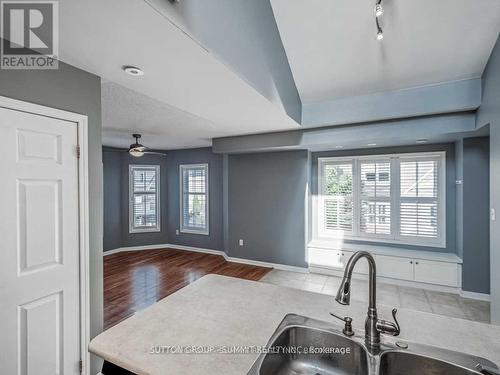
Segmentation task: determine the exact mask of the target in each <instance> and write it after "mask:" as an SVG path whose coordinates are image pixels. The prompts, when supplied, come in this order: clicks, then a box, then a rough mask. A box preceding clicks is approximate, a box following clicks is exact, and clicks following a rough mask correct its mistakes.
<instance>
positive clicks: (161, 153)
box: [144, 151, 167, 156]
mask: <svg viewBox="0 0 500 375" xmlns="http://www.w3.org/2000/svg"><path fill="white" fill-rule="evenodd" d="M144 153H145V154H150V155H161V156H167V154H165V153H164V152H156V151H144Z"/></svg>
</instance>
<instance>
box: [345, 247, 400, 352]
mask: <svg viewBox="0 0 500 375" xmlns="http://www.w3.org/2000/svg"><path fill="white" fill-rule="evenodd" d="M362 258H366V260H367V261H368V268H369V271H368V282H369V299H368V313H367V317H366V321H365V342H366V345H367V346H368V347H370V348H372V349H377V348H379V347H380V333H381V332H383V333H389V334H391V335H394V336H397V335H398V334H399V331H400V330H399V325H398V324H397V321H396V311H397V310H395V311H393V316H394V320H395V321H396V323H392V322H386V321H384V320H379V319H378V316H377V266H376V264H375V259H374V258H373V256H372V255H371V254H370V253H369V252H367V251H358V252H356V253H354V255H352V256H351V258H349V260H348V262H347V264H346V266H345V271H344V278H343V279H342V283H341V284H340V287H339V290H338V292H337V296H336V297H335V300H336V301H337V302H338V303H340V304H343V305H349V303H350V297H351V279H352V273H353V270H354V266H355V265H356V263H357V262H358V261H359V260H360V259H362Z"/></svg>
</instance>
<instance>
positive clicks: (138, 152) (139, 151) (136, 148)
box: [128, 134, 146, 158]
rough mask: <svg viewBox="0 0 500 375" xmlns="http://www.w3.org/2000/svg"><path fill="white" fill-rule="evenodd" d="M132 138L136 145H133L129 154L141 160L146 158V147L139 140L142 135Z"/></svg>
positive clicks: (134, 135) (135, 135) (133, 135)
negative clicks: (143, 157) (142, 157)
mask: <svg viewBox="0 0 500 375" xmlns="http://www.w3.org/2000/svg"><path fill="white" fill-rule="evenodd" d="M132 137H134V138H135V143H132V144H131V145H130V147H129V149H128V153H129V154H130V155H132V156H133V157H135V158H140V157H141V156H144V151H146V147H144V146H143V145H141V144H140V143H139V139H140V138H141V135H140V134H132Z"/></svg>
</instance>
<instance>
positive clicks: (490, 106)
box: [477, 39, 500, 324]
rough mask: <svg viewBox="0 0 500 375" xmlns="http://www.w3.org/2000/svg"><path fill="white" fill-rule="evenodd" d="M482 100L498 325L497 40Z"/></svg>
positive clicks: (499, 76) (499, 108) (499, 49)
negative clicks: (487, 138)
mask: <svg viewBox="0 0 500 375" xmlns="http://www.w3.org/2000/svg"><path fill="white" fill-rule="evenodd" d="M482 82H483V85H482V86H483V100H482V104H481V107H480V108H479V110H478V112H477V125H478V126H484V125H487V124H489V125H490V206H491V208H493V209H495V210H496V212H497V218H496V220H495V221H490V233H491V237H490V270H491V321H492V322H493V323H497V324H500V217H499V215H500V189H499V186H500V39H499V40H497V43H496V46H495V48H494V50H493V53H492V55H491V57H490V60H489V62H488V65H487V66H486V70H485V71H484V74H483V80H482Z"/></svg>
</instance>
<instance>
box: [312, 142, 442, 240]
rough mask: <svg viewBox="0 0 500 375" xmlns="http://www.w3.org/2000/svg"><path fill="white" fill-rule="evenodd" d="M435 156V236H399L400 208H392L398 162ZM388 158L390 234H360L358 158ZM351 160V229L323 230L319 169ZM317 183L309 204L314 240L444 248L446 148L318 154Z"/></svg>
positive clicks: (397, 196) (396, 200) (396, 198)
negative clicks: (399, 152) (324, 155)
mask: <svg viewBox="0 0 500 375" xmlns="http://www.w3.org/2000/svg"><path fill="white" fill-rule="evenodd" d="M436 157H437V158H439V165H438V181H439V183H438V196H437V204H438V229H437V231H438V236H437V238H435V239H426V238H422V237H415V238H412V237H409V236H401V235H400V234H399V224H400V218H399V215H400V210H399V209H397V210H394V209H393V208H394V207H399V205H400V202H401V199H400V193H399V191H398V190H399V180H400V175H399V174H400V168H399V163H400V161H401V160H402V159H403V160H404V159H420V160H421V159H428V158H436ZM367 159H368V160H387V159H390V160H391V198H390V201H391V234H390V235H370V234H366V233H360V231H359V212H360V208H359V206H360V191H359V189H360V182H359V173H358V172H359V165H360V163H359V161H362V160H367ZM349 161H351V162H353V202H354V203H353V228H352V229H353V230H352V233H346V232H342V233H337V231H326V230H324V229H323V228H322V219H321V217H322V216H320V213H321V212H320V211H321V210H322V198H321V196H322V192H323V187H324V181H323V180H324V179H323V177H322V173H321V172H322V170H323V165H324V164H335V163H343V162H344V163H345V162H349ZM317 176H318V179H317V181H318V186H317V190H318V191H317V194H318V197H317V200H315V202H314V204H313V238H315V239H317V240H322V239H323V240H328V239H336V240H342V239H345V240H355V241H364V242H375V243H389V244H400V245H412V246H425V247H436V248H446V220H447V218H446V184H447V181H446V151H438V152H419V153H401V154H375V155H353V156H348V157H347V156H341V157H322V158H318V170H317Z"/></svg>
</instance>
